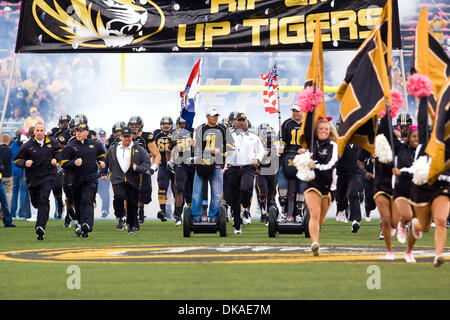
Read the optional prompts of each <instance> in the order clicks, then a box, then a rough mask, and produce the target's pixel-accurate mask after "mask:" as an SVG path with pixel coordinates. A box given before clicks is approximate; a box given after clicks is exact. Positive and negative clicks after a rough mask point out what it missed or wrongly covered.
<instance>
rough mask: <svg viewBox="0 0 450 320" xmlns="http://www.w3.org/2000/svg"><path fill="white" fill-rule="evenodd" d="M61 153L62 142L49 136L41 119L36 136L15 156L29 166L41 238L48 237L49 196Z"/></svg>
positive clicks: (29, 183)
mask: <svg viewBox="0 0 450 320" xmlns="http://www.w3.org/2000/svg"><path fill="white" fill-rule="evenodd" d="M60 156H61V147H60V145H59V143H58V142H57V141H56V140H54V139H53V138H49V137H47V136H46V135H45V125H44V123H42V122H38V123H36V126H35V127H34V135H33V137H32V138H31V139H30V140H28V141H27V142H25V143H24V144H23V145H22V146H21V147H20V150H19V152H18V153H17V155H16V157H15V158H14V163H15V165H16V166H17V167H19V168H24V169H25V177H26V183H27V186H28V189H29V191H30V198H31V204H32V205H33V207H35V208H37V210H38V213H37V221H36V227H35V230H36V235H37V239H38V240H44V230H45V226H46V225H47V221H48V213H49V210H50V201H49V196H50V192H51V191H52V186H53V181H54V179H55V177H56V166H57V164H58V162H59V161H60Z"/></svg>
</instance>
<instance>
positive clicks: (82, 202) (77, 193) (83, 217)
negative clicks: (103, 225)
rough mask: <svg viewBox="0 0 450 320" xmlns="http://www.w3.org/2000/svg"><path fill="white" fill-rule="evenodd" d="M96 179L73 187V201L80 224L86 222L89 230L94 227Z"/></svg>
mask: <svg viewBox="0 0 450 320" xmlns="http://www.w3.org/2000/svg"><path fill="white" fill-rule="evenodd" d="M97 185H98V181H97V180H95V182H94V181H93V182H86V183H83V184H81V185H79V186H74V187H73V201H74V205H75V211H76V212H77V216H78V217H79V218H78V222H79V224H80V225H83V224H85V223H86V224H87V225H88V226H89V229H90V231H92V229H93V228H94V201H95V196H96V194H97Z"/></svg>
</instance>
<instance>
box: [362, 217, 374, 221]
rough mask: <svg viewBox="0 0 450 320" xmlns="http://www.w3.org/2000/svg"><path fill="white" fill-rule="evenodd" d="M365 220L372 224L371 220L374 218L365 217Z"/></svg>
mask: <svg viewBox="0 0 450 320" xmlns="http://www.w3.org/2000/svg"><path fill="white" fill-rule="evenodd" d="M364 220H366V222H370V221H371V220H372V218H371V217H370V216H369V217H367V216H366V217H364Z"/></svg>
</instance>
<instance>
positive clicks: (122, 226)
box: [116, 218, 125, 231]
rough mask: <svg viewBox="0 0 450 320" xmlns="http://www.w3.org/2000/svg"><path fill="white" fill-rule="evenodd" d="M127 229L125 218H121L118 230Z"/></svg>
mask: <svg viewBox="0 0 450 320" xmlns="http://www.w3.org/2000/svg"><path fill="white" fill-rule="evenodd" d="M124 228H125V220H124V219H123V218H119V219H118V222H117V226H116V230H118V231H122V230H123V229H124Z"/></svg>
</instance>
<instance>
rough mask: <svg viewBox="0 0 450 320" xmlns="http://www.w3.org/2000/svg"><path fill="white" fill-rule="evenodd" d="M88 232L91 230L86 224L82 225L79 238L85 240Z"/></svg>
mask: <svg viewBox="0 0 450 320" xmlns="http://www.w3.org/2000/svg"><path fill="white" fill-rule="evenodd" d="M89 231H91V228H89V226H88V224H87V223H83V225H82V226H81V232H82V233H81V236H82V237H83V238H87V237H88V233H89Z"/></svg>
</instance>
